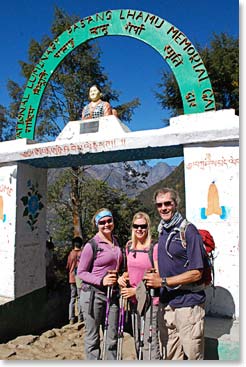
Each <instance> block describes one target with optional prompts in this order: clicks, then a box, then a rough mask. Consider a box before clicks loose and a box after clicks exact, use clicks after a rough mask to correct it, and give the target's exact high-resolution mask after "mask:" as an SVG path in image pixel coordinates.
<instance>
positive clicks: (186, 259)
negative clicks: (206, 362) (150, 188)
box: [145, 187, 206, 360]
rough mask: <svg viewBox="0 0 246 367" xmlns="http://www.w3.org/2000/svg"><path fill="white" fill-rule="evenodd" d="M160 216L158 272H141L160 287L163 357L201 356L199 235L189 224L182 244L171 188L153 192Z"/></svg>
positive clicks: (201, 253) (202, 300)
mask: <svg viewBox="0 0 246 367" xmlns="http://www.w3.org/2000/svg"><path fill="white" fill-rule="evenodd" d="M154 201H155V205H156V208H157V210H158V212H159V215H160V217H161V221H160V224H159V227H158V231H159V241H158V268H159V274H158V273H155V274H154V273H152V274H150V273H148V274H146V275H145V280H146V284H147V286H149V287H154V288H158V287H160V314H159V316H160V317H159V330H160V339H161V344H162V347H163V352H164V359H167V360H183V359H188V360H201V359H203V358H204V317H205V310H204V304H205V298H206V297H205V292H204V284H201V279H202V273H203V269H204V248H203V243H202V238H201V236H200V234H199V232H198V230H197V228H196V227H195V226H194V225H193V224H191V223H190V224H189V225H188V226H187V229H186V232H185V239H186V247H185V246H182V242H181V237H180V231H179V228H180V226H181V223H182V222H183V217H182V215H181V214H180V213H179V211H178V205H179V201H180V199H179V195H178V192H177V191H176V190H174V189H172V188H168V187H165V188H162V189H160V190H157V191H156V192H155V194H154Z"/></svg>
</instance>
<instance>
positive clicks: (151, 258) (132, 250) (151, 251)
mask: <svg viewBox="0 0 246 367" xmlns="http://www.w3.org/2000/svg"><path fill="white" fill-rule="evenodd" d="M156 243H157V242H154V243H153V242H152V243H151V245H150V248H149V249H148V250H136V249H133V248H131V245H132V241H129V242H128V243H127V245H126V249H127V252H128V253H129V252H134V254H136V253H137V252H146V253H148V255H149V259H150V262H151V265H152V268H154V267H155V265H154V259H153V252H154V247H155V245H156ZM133 256H134V255H133ZM135 256H136V255H135Z"/></svg>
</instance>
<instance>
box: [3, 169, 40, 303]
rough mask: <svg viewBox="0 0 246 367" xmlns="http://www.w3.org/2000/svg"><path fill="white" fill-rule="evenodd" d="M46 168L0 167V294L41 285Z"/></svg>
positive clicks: (21, 292) (10, 294)
mask: <svg viewBox="0 0 246 367" xmlns="http://www.w3.org/2000/svg"><path fill="white" fill-rule="evenodd" d="M46 189H47V170H46V169H41V168H35V167H32V166H29V165H27V164H21V163H18V164H12V165H8V166H2V167H0V233H1V241H0V268H1V277H0V297H9V298H12V299H15V298H17V297H20V296H22V295H25V294H28V293H30V292H32V291H34V290H36V289H39V288H42V287H44V286H45V248H46Z"/></svg>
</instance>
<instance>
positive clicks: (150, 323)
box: [148, 288, 155, 360]
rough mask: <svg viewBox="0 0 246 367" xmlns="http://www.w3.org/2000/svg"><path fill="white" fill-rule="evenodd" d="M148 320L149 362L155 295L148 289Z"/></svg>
mask: <svg viewBox="0 0 246 367" xmlns="http://www.w3.org/2000/svg"><path fill="white" fill-rule="evenodd" d="M149 293H150V320H149V338H148V343H149V360H151V349H152V331H153V325H152V324H153V297H154V294H155V290H154V288H150V291H149Z"/></svg>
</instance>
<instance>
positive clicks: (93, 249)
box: [88, 238, 103, 272]
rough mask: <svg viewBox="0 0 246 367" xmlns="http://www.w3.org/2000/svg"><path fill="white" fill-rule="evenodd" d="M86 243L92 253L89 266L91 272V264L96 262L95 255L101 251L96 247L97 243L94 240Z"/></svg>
mask: <svg viewBox="0 0 246 367" xmlns="http://www.w3.org/2000/svg"><path fill="white" fill-rule="evenodd" d="M88 243H89V244H90V245H91V248H92V252H93V258H92V262H91V266H90V272H91V271H92V268H93V263H94V261H95V260H96V257H97V253H98V252H100V251H103V249H102V248H99V247H98V244H97V242H96V240H95V239H94V238H91V239H90V240H89V241H88Z"/></svg>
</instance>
